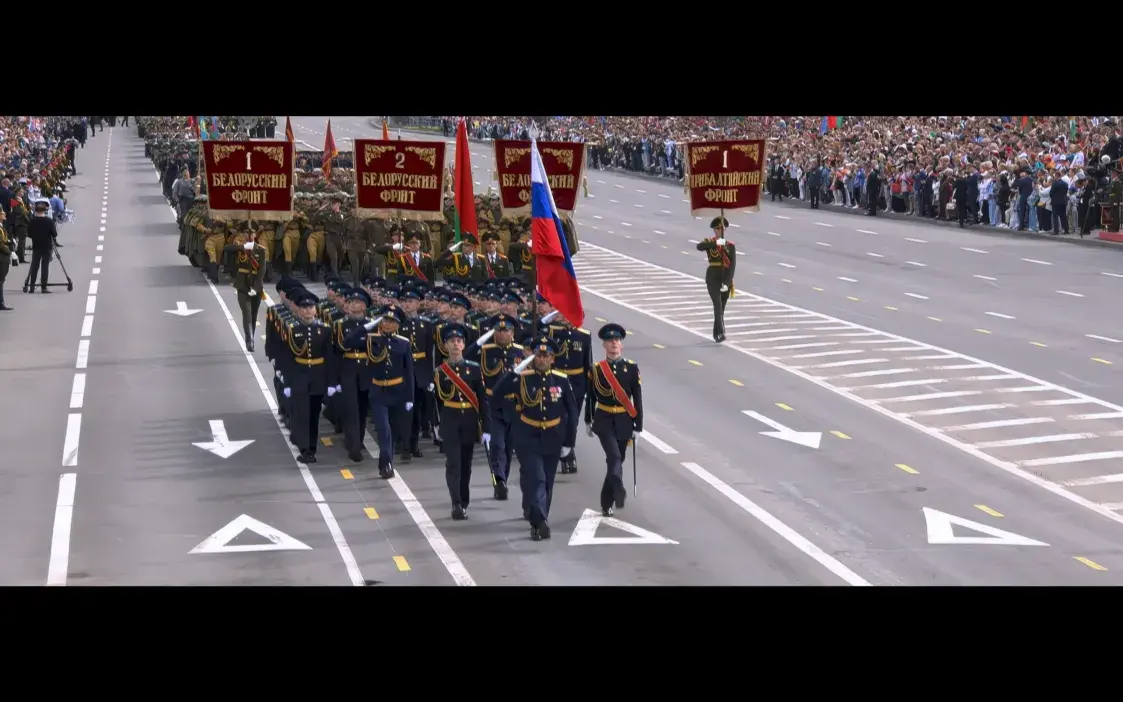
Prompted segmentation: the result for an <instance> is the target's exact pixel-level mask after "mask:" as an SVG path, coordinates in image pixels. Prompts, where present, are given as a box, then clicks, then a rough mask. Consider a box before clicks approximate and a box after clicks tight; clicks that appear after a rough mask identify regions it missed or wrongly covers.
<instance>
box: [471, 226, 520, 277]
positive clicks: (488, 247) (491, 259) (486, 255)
mask: <svg viewBox="0 0 1123 702" xmlns="http://www.w3.org/2000/svg"><path fill="white" fill-rule="evenodd" d="M483 238H484V251H483V255H481V256H478V257H477V258H476V270H474V271H473V272H472V273H473V275H472V277H473V278H476V279H479V280H502V279H504V278H509V277H511V262H510V260H508V258H507V256H506V255H504V254H501V253H499V234H498V233H496V232H494V231H489V232H488V233H487V234H484V237H483Z"/></svg>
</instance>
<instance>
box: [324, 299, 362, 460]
mask: <svg viewBox="0 0 1123 702" xmlns="http://www.w3.org/2000/svg"><path fill="white" fill-rule="evenodd" d="M345 304H346V306H347V316H346V317H344V318H342V319H338V320H336V321H335V323H334V325H333V326H332V343H333V345H334V347H335V353H336V355H337V357H338V358H339V365H338V366H337V368H338V374H337V377H336V380H335V382H336V388H335V389H336V393H335V394H336V397H337V400H338V402H337V407H338V409H339V414H340V420H341V422H342V424H343V444H344V447H345V448H346V449H347V457H348V458H350V459H351V460H352V461H353V462H355V463H359V462H360V461H362V460H363V434H364V433H365V432H366V428H367V415H368V413H369V412H370V392H369V389H370V383H369V382H367V365H368V363H369V359H368V357H367V354H366V350H365V349H364V350H362V351H354V350H351V349H348V348H346V346H345V345H344V341H345V340H346V339H347V337H348V336H350V335H351V333H352V332H354V331H356V330H358V329H363V326H364V325H365V324H366V323H367V321H368V320H367V310H368V309H369V308H370V306H371V299H370V295H368V294H367V293H366V292H364V291H362V290H351V291H350V292H349V293H348V294H347V300H346V303H345Z"/></svg>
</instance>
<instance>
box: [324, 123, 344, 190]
mask: <svg viewBox="0 0 1123 702" xmlns="http://www.w3.org/2000/svg"><path fill="white" fill-rule="evenodd" d="M338 155H339V149H337V148H335V139H333V138H332V136H331V120H330V119H329V120H328V131H327V134H325V135H324V160H323V161H322V162H321V163H320V168H321V169H323V171H324V178H325V179H326V180H331V160H332V159H333V158H335V157H336V156H338Z"/></svg>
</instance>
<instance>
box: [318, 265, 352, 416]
mask: <svg viewBox="0 0 1123 702" xmlns="http://www.w3.org/2000/svg"><path fill="white" fill-rule="evenodd" d="M324 284H325V287H326V288H327V295H326V299H323V300H320V302H319V303H317V305H316V313H317V316H318V317H319V319H320V321H321V322H323V323H324V325H325V326H326V327H328V328H329V329H331V330H332V334H333V339H334V332H335V323H336V322H337V321H339V320H341V319H343V318H344V317H346V316H347V313H346V311H345V308H346V307H347V296H348V295H349V294H350V293H351V286H350V285H347V283H344V282H343V281H342V280H340V279H339V276H337V275H335V274H333V273H328V274H327V275H325V276H324ZM333 344H334V341H333ZM336 360H337V361H338V360H340V359H339V358H338V357H337V358H336ZM337 370H338V369H337ZM328 385H329V386H330V387H333V388H336V392H333V393H329V395H328V397H327V399H325V400H324V410H323V417H324V419H326V420H328V421H329V422H331V424H332V428H333V429H334V430H335V433H336V434H342V433H343V412H341V411H340V409H339V403H340V400H341V398H340V396H339V390H340V389H341V388H339V387H336V386H338V385H339V382H338V380H337V379H336V378H330V379H329V382H328Z"/></svg>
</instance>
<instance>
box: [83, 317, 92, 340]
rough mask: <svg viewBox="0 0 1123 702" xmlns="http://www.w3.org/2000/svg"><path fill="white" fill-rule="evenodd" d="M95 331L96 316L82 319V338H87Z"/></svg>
mask: <svg viewBox="0 0 1123 702" xmlns="http://www.w3.org/2000/svg"><path fill="white" fill-rule="evenodd" d="M93 330H94V316H93V315H92V314H88V315H86V316H85V317H83V318H82V337H83V338H86V337H88V336H89V335H90V334H92V333H93Z"/></svg>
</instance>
